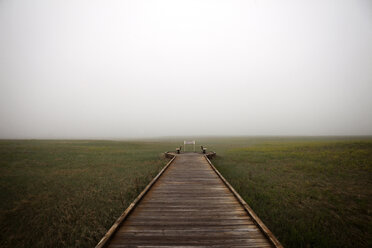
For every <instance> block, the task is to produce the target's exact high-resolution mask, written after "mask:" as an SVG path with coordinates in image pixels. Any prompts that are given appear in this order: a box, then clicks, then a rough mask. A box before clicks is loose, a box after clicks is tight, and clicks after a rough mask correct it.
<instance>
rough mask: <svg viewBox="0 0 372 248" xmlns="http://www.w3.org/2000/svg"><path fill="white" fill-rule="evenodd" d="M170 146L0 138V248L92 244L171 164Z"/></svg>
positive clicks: (82, 245) (84, 245) (87, 245)
mask: <svg viewBox="0 0 372 248" xmlns="http://www.w3.org/2000/svg"><path fill="white" fill-rule="evenodd" d="M172 147H173V146H172ZM166 148H168V146H167V147H166ZM166 148H165V147H164V146H163V145H162V144H159V143H154V142H151V143H143V142H115V141H0V189H1V190H0V196H1V201H0V204H1V205H0V211H1V212H0V214H1V215H0V228H1V229H0V231H1V234H0V235H1V243H0V247H92V246H94V245H95V244H96V243H97V242H98V241H99V240H100V239H101V238H102V236H103V235H104V234H105V232H106V231H107V229H108V228H110V226H111V225H112V223H113V221H114V220H116V219H117V218H118V217H119V216H120V214H121V213H122V212H123V211H124V210H125V209H126V207H127V206H128V205H129V204H130V203H131V202H132V200H133V199H134V198H135V197H136V196H137V195H138V194H139V193H140V191H141V190H142V189H143V188H144V187H145V186H146V185H147V183H148V182H149V181H151V179H152V178H153V177H154V176H155V175H156V174H157V172H158V171H159V170H160V169H161V168H162V167H163V166H164V165H165V164H166V162H167V160H165V159H164V158H161V154H160V152H161V151H165V150H163V149H166Z"/></svg>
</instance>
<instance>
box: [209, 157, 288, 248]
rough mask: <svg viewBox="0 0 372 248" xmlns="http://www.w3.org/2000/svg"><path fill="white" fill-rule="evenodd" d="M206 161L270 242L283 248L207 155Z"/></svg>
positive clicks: (277, 247) (278, 247)
mask: <svg viewBox="0 0 372 248" xmlns="http://www.w3.org/2000/svg"><path fill="white" fill-rule="evenodd" d="M204 157H205V159H206V160H207V162H208V164H209V165H210V166H211V167H212V169H213V170H214V172H216V174H217V175H218V176H219V177H220V178H221V180H222V181H223V182H224V184H225V185H226V186H227V187H228V188H229V190H230V191H231V192H232V193H233V194H234V196H235V197H236V198H237V199H238V201H239V203H240V204H241V205H242V206H243V207H244V209H245V211H247V213H248V215H249V216H250V217H252V219H253V221H254V222H255V223H256V224H257V226H258V227H259V228H260V229H261V231H262V232H263V233H264V235H265V236H266V237H267V238H268V239H269V240H270V242H271V243H272V244H273V245H274V246H275V247H276V248H283V246H282V244H281V243H280V242H279V240H278V239H277V238H276V237H275V236H274V234H273V233H272V232H271V231H270V230H269V228H267V227H266V225H265V224H264V223H263V222H262V221H261V219H260V218H259V217H258V216H257V215H256V213H255V212H254V211H253V209H252V208H251V207H250V206H249V205H248V203H247V202H246V201H245V200H244V199H243V198H242V197H241V196H240V195H239V193H238V192H236V190H235V189H234V188H233V187H232V186H231V185H230V183H229V182H228V181H227V180H226V179H225V178H224V177H223V176H222V174H221V173H220V172H219V171H218V170H217V169H216V167H214V165H213V164H212V162H211V161H210V160H209V158H208V156H207V155H204Z"/></svg>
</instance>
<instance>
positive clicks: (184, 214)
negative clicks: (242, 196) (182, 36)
mask: <svg viewBox="0 0 372 248" xmlns="http://www.w3.org/2000/svg"><path fill="white" fill-rule="evenodd" d="M176 158H177V159H175V160H174V162H173V163H172V164H171V165H170V166H169V167H168V168H167V170H165V171H164V172H163V174H162V175H161V176H159V178H158V180H157V181H156V183H153V185H152V186H151V188H149V190H148V191H147V193H146V194H145V195H144V196H143V197H142V198H141V199H140V201H138V202H137V204H136V206H135V208H133V209H132V210H131V211H130V213H129V214H128V215H127V216H126V218H125V221H124V220H123V221H121V222H120V224H119V226H118V227H117V228H116V231H115V232H114V233H113V234H112V235H111V237H110V239H109V240H108V242H106V243H105V246H108V247H275V244H273V242H272V241H271V240H270V239H269V238H268V237H267V236H266V233H264V232H263V231H262V229H261V228H260V227H258V225H257V221H255V220H254V219H252V216H251V215H250V214H249V213H248V212H247V210H246V208H245V207H244V206H243V205H242V204H241V202H240V200H239V199H238V198H237V197H236V195H235V194H234V193H233V192H232V191H231V190H230V189H229V187H227V186H226V184H225V183H224V181H223V180H222V179H221V178H220V176H219V175H218V174H217V173H216V172H215V170H214V169H213V168H212V167H211V166H210V165H209V161H208V160H207V159H206V157H205V156H203V155H202V154H197V153H185V154H179V155H177V157H176Z"/></svg>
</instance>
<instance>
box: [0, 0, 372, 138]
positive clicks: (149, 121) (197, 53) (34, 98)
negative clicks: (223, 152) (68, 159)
mask: <svg viewBox="0 0 372 248" xmlns="http://www.w3.org/2000/svg"><path fill="white" fill-rule="evenodd" d="M371 95H372V1H370V0H348V1H347V0H333V1H331V0H316V1H305V0H303V1H299V0H292V1H286V0H283V1H277V0H272V1H268V0H262V1H261V0H260V1H258V0H257V1H253V0H250V1H233V0H226V1H218V0H210V1H206V0H198V1H192V0H187V1H177V0H169V1H141V0H134V1H122V0H115V1H113V0H101V1H98V0H64V1H62V0H54V1H51V0H33V1H29V0H0V138H137V137H140V138H142V137H161V136H200V135H371V134H372V97H371Z"/></svg>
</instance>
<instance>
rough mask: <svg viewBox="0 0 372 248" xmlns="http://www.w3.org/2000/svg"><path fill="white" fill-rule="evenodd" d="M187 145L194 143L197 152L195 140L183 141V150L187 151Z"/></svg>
mask: <svg viewBox="0 0 372 248" xmlns="http://www.w3.org/2000/svg"><path fill="white" fill-rule="evenodd" d="M186 145H194V152H195V140H191V141H187V140H184V141H183V147H184V148H183V150H184V151H185V152H186Z"/></svg>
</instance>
